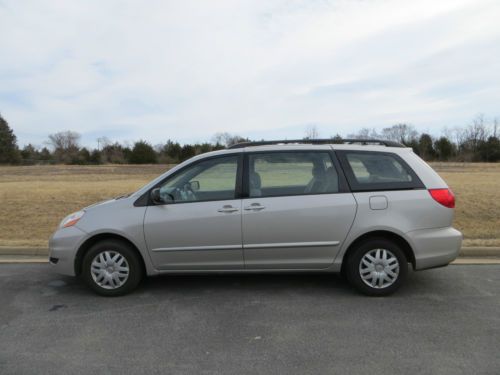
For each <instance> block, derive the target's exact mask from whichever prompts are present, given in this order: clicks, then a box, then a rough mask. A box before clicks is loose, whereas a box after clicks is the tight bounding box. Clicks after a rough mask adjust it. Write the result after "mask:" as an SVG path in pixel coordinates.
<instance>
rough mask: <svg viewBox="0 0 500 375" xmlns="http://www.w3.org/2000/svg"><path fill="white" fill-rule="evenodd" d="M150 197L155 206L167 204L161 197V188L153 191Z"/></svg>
mask: <svg viewBox="0 0 500 375" xmlns="http://www.w3.org/2000/svg"><path fill="white" fill-rule="evenodd" d="M150 197H151V200H152V201H153V203H154V204H164V203H165V201H164V200H163V199H162V197H161V194H160V188H155V189H153V190H151V193H150Z"/></svg>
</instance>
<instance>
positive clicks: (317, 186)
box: [248, 152, 339, 197]
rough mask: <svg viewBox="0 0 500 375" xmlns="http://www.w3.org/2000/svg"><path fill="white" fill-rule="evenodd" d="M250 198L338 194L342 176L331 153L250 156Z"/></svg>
mask: <svg viewBox="0 0 500 375" xmlns="http://www.w3.org/2000/svg"><path fill="white" fill-rule="evenodd" d="M248 180H249V193H250V197H274V196H285V195H309V194H326V193H337V192H338V191H339V179H338V174H337V171H336V169H335V167H334V166H333V163H332V159H331V157H330V154H329V153H328V152H273V153H258V154H250V155H249V176H248Z"/></svg>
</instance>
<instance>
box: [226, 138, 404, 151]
mask: <svg viewBox="0 0 500 375" xmlns="http://www.w3.org/2000/svg"><path fill="white" fill-rule="evenodd" d="M293 143H295V144H297V143H299V144H312V145H325V144H343V143H345V144H355V143H356V144H357V143H359V144H361V145H381V146H386V147H405V146H404V145H402V144H401V143H399V142H394V141H386V140H380V139H343V138H342V139H338V138H327V139H284V140H276V141H256V142H241V143H236V144H234V145H232V146H229V147H228V148H229V149H232V148H243V147H249V146H266V145H278V144H293Z"/></svg>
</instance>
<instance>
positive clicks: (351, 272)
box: [345, 238, 408, 296]
mask: <svg viewBox="0 0 500 375" xmlns="http://www.w3.org/2000/svg"><path fill="white" fill-rule="evenodd" d="M345 272H346V275H347V279H348V280H349V282H350V283H351V284H352V285H353V286H354V287H355V288H356V289H358V290H359V291H360V292H362V293H364V294H366V295H369V296H386V295H389V294H391V293H394V292H395V291H396V290H397V289H398V288H399V287H400V286H401V284H402V283H403V281H404V279H405V278H406V275H407V274H408V260H407V259H406V256H405V254H404V252H403V250H401V248H400V247H399V245H397V244H396V243H394V242H392V241H390V240H386V239H383V238H380V239H371V240H367V241H365V242H363V243H361V244H359V245H358V246H357V247H356V248H355V249H354V250H353V252H352V253H351V254H350V256H349V258H348V259H347V264H346V268H345Z"/></svg>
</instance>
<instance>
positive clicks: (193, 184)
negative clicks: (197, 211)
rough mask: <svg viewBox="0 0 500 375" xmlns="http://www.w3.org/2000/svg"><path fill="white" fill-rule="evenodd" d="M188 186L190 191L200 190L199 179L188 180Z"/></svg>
mask: <svg viewBox="0 0 500 375" xmlns="http://www.w3.org/2000/svg"><path fill="white" fill-rule="evenodd" d="M189 187H190V188H191V190H192V191H198V190H200V181H191V182H189Z"/></svg>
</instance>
